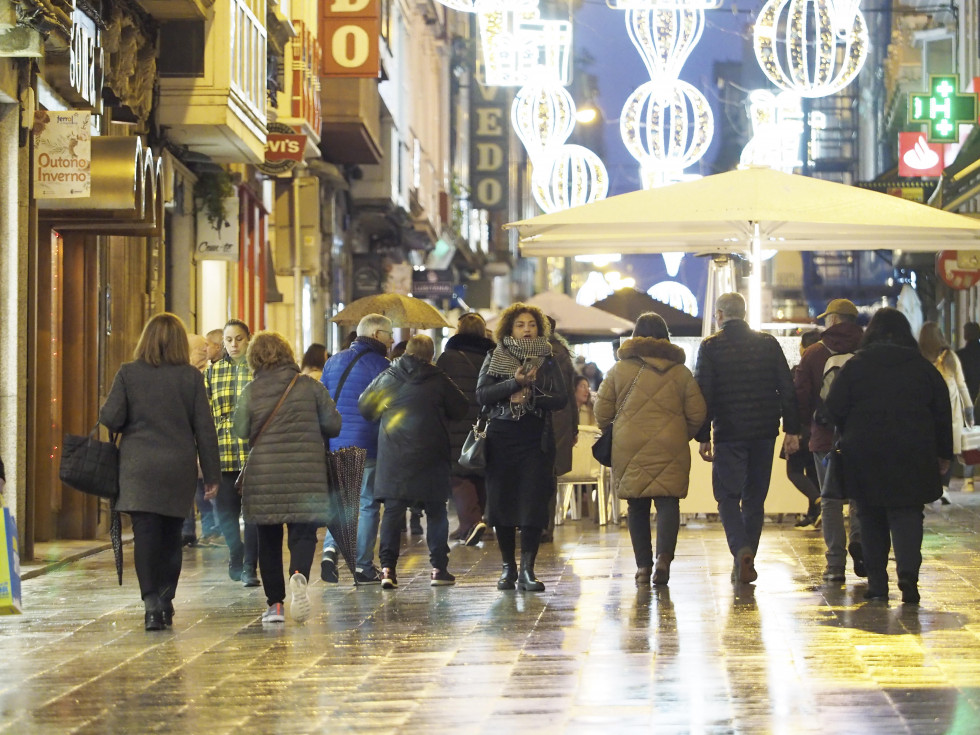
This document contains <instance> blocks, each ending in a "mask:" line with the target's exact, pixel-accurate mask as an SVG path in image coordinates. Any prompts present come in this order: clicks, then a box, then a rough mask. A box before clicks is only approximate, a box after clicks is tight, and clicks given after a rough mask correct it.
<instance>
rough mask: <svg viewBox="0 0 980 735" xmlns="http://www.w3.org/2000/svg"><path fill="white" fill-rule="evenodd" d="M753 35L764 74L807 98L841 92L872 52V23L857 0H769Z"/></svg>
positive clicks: (778, 85) (852, 79)
mask: <svg viewBox="0 0 980 735" xmlns="http://www.w3.org/2000/svg"><path fill="white" fill-rule="evenodd" d="M754 38H755V56H756V58H757V59H758V60H759V65H760V66H761V67H762V71H763V72H764V73H765V75H766V76H767V77H769V79H771V80H772V82H773V84H775V85H776V86H777V87H781V88H782V89H786V90H789V91H791V92H796V93H797V94H800V95H802V96H804V97H825V96H826V95H829V94H833V93H834V92H838V91H840V90H841V89H843V88H844V87H846V86H847V85H848V84H850V83H851V82H852V81H854V78H855V77H856V76H857V75H858V72H860V71H861V67H863V66H864V62H865V59H866V58H867V56H868V28H867V25H866V24H865V22H864V16H863V15H862V14H861V11H860V10H859V9H858V1H857V0H768V2H766V4H765V5H763V6H762V10H761V11H760V12H759V19H758V20H757V21H756V24H755V31H754Z"/></svg>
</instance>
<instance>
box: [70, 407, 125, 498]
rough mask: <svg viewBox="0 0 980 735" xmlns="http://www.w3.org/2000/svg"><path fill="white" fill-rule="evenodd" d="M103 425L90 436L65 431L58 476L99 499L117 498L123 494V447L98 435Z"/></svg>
mask: <svg viewBox="0 0 980 735" xmlns="http://www.w3.org/2000/svg"><path fill="white" fill-rule="evenodd" d="M98 430H99V425H98V424H96V425H95V427H94V428H93V429H92V431H91V432H89V433H88V434H87V435H86V436H79V435H77V434H65V438H64V440H63V441H62V443H61V465H60V466H59V468H58V477H59V478H60V479H61V481H62V482H63V483H65V484H66V485H69V486H70V487H73V488H75V489H76V490H81V491H82V492H83V493H88V494H89V495H95V496H96V497H99V498H108V499H109V500H115V499H116V497H117V496H118V495H119V447H117V446H116V435H115V434H110V435H109V438H110V440H111V441H107V442H104V441H102V440H100V439H99V438H98Z"/></svg>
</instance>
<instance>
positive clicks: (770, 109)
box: [739, 89, 803, 174]
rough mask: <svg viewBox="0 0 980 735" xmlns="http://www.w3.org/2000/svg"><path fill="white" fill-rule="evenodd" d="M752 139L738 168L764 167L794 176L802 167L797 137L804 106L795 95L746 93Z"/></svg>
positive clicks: (759, 90)
mask: <svg viewBox="0 0 980 735" xmlns="http://www.w3.org/2000/svg"><path fill="white" fill-rule="evenodd" d="M749 119H750V120H751V121H752V138H751V139H750V140H749V142H748V143H746V145H745V148H743V149H742V156H741V158H740V161H739V165H740V166H741V167H742V168H745V167H747V166H766V167H767V168H772V169H775V170H776V171H784V172H785V173H788V174H791V173H793V169H794V168H796V167H797V166H802V165H803V161H801V160H800V138H801V137H802V135H803V106H802V101H801V98H800V95H798V94H797V93H795V92H785V91H784V92H780V93H779V94H778V95H777V94H773V93H772V92H770V91H769V90H768V89H756V90H754V91H752V92H750V93H749Z"/></svg>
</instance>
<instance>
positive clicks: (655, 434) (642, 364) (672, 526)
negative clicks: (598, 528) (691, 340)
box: [595, 312, 707, 585]
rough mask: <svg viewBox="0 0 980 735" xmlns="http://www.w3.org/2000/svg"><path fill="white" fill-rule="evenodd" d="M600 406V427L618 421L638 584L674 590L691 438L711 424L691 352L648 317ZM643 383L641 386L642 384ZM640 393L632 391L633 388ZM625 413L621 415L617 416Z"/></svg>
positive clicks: (619, 477)
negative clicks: (653, 521) (688, 357)
mask: <svg viewBox="0 0 980 735" xmlns="http://www.w3.org/2000/svg"><path fill="white" fill-rule="evenodd" d="M619 360H620V361H619V362H618V363H616V365H614V366H613V368H612V369H611V370H610V371H609V373H608V374H607V375H606V377H605V380H603V381H602V385H601V386H599V393H598V395H597V396H596V401H595V417H596V420H597V422H598V424H599V428H604V427H605V426H607V425H608V424H609V423H611V422H612V421H613V419H614V418H615V419H616V425H615V427H614V430H613V449H612V474H613V486H614V487H615V488H616V493H617V496H618V497H620V498H626V502H627V504H628V506H629V531H630V540H631V541H632V543H633V554H634V556H635V557H636V566H637V571H636V583H637V585H649V584H650V576H651V574H652V575H653V583H654V584H667V581H668V579H669V578H670V562H671V561H672V560H673V558H674V548H675V547H676V545H677V532H678V529H679V527H680V499H681V498H685V497H687V488H688V480H689V477H690V473H691V451H690V448H689V447H688V444H689V443H690V441H691V439H692V438H693V437H694V435H695V434H696V433H697V431H698V429H699V428H700V427H701V425H702V424H703V423H704V420H705V417H706V416H707V407H706V405H705V402H704V397H703V396H702V395H701V389H700V388H699V387H698V384H697V382H696V381H695V380H694V376H693V375H692V374H691V371H690V370H688V369H687V367H685V365H684V350H682V349H681V348H680V347H678V346H677V345H673V344H671V343H670V333H669V332H668V330H667V324H666V322H664V320H663V318H662V317H660V316H659V315H658V314H654V313H652V312H649V313H646V314H641V315H640V316H639V318H638V319H637V320H636V325H635V326H634V328H633V336H632V337H631V338H629V339H627V340H625V341H624V342H623V345H622V347H620V349H619ZM634 379H635V384H634ZM631 386H632V392H631V391H630V387H631ZM617 410H618V411H619V416H618V417H617V416H616V414H617ZM651 501H652V502H653V504H655V506H656V509H657V563H656V568H655V569H654V564H653V549H652V547H651V539H650V505H651Z"/></svg>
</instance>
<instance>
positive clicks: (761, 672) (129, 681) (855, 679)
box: [0, 492, 980, 735]
mask: <svg viewBox="0 0 980 735" xmlns="http://www.w3.org/2000/svg"><path fill="white" fill-rule="evenodd" d="M953 498H954V501H953V505H951V506H947V507H944V508H940V507H938V505H937V506H936V507H932V508H928V509H927V510H926V539H925V543H924V548H923V555H924V558H925V561H924V564H923V576H922V579H921V582H920V588H921V590H922V604H921V606H920V607H911V606H903V605H902V604H901V603H900V601H899V595H898V592H897V590H896V589H895V588H894V580H893V587H892V590H891V600H890V601H889V603H888V604H887V605H885V604H882V603H865V602H864V600H863V599H862V595H863V592H864V590H865V585H864V583H863V581H861V580H858V579H857V578H855V577H854V576H853V575H852V573H851V569H850V567H849V568H848V580H847V584H846V585H845V586H843V587H840V586H824V585H822V584H820V581H819V580H820V573H821V571H822V570H823V556H822V551H823V543H822V539H821V537H820V533H819V531H815V530H812V529H809V530H800V529H795V528H794V527H793V524H792V521H791V520H790V519H788V518H787V519H786V520H785V521H784V522H782V523H776V522H773V523H767V525H766V528H765V530H764V532H763V538H762V549H761V550H760V554H759V560H758V569H759V575H760V576H759V580H758V582H757V583H756V584H755V585H744V586H738V587H735V588H734V589H733V586H732V584H731V583H730V582H729V571H730V568H731V561H730V556H729V554H728V551H727V549H726V547H725V541H724V536H723V534H722V530H721V526H720V525H719V524H718V523H717V522H715V521H707V520H705V519H700V518H699V519H688V521H687V525H686V526H685V527H684V528H682V529H681V535H680V542H679V547H678V556H677V559H676V561H675V563H674V567H673V570H672V575H671V581H670V585H669V588H663V589H656V588H655V589H654V590H652V591H650V590H638V589H637V588H636V587H635V586H634V582H633V572H634V564H633V560H632V551H631V547H630V543H629V537H628V534H627V532H626V529H625V526H623V527H621V528H617V527H615V526H607V527H604V528H600V527H598V526H596V525H594V524H593V523H592V522H591V521H590V520H582V521H570V522H567V523H566V524H565V525H564V526H561V527H559V528H558V529H557V531H556V540H555V543H554V544H553V545H547V546H544V547H543V551H542V556H541V557H540V558H539V564H538V574H539V576H540V577H541V579H542V580H543V581H544V582H545V584H546V585H547V590H546V591H545V592H544V593H541V594H531V593H520V592H517V593H514V592H498V591H497V590H496V589H495V586H494V582H495V580H496V577H497V575H498V571H499V564H498V558H497V548H496V545H495V543H494V541H493V540H492V539H489V540H487V541H486V542H485V547H484V548H465V547H454V548H453V551H452V554H451V557H450V569H451V570H452V571H453V572H455V574H456V575H457V578H458V583H457V585H456V586H455V587H442V588H431V587H430V586H429V584H428V576H429V568H428V564H427V556H426V554H425V546H424V543H423V542H422V541H421V539H419V537H412V538H411V539H409V537H407V536H406V537H405V542H406V548H405V550H404V555H403V557H402V562H401V564H400V566H399V581H400V584H401V586H400V587H399V589H397V590H394V591H382V590H381V589H380V587H376V586H375V587H361V588H354V587H353V586H351V585H350V576H349V574H348V573H347V572H346V569H344V570H342V573H341V575H342V576H341V584H339V585H325V584H324V583H323V582H321V581H320V580H319V579H318V578H317V573H316V572H314V578H315V583H314V584H313V585H312V587H311V597H312V599H313V608H314V614H313V618H312V619H311V620H310V621H309V622H307V623H305V624H296V623H294V622H292V621H290V620H288V618H287V622H286V624H285V625H278V626H270V625H266V626H264V627H263V625H262V623H261V622H260V619H259V617H260V614H261V613H262V611H263V610H264V608H265V600H264V595H263V593H262V591H261V588H257V589H244V588H243V587H242V586H241V584H239V583H233V582H231V581H230V580H229V579H228V578H227V575H226V572H225V563H226V551H225V549H224V548H197V549H190V550H187V551H186V552H185V557H184V573H183V576H182V578H181V586H180V588H179V590H178V595H177V599H176V600H175V606H176V616H175V620H174V627H173V630H172V631H165V632H157V633H147V632H145V631H144V630H143V613H142V605H141V603H140V601H139V595H138V591H137V586H136V579H135V573H134V571H133V569H132V548H131V547H129V546H127V547H126V555H127V565H126V568H125V578H124V584H123V586H122V587H118V586H116V584H115V571H114V569H113V561H112V552H111V551H103V552H100V553H97V554H94V555H92V556H88V557H85V558H83V559H81V560H78V561H75V562H72V563H70V564H68V565H66V566H64V567H62V568H60V569H57V570H54V571H51V572H48V573H45V574H42V575H40V576H37V577H35V578H32V579H29V580H27V581H26V582H25V584H24V603H25V608H26V610H25V614H24V615H22V616H19V617H5V618H0V661H2V662H3V665H2V667H0V732H3V733H32V734H38V735H40V734H43V733H67V732H72V733H115V734H117V735H122V734H125V733H147V732H166V733H169V732H174V733H177V732H179V733H208V735H222V734H223V733H238V732H251V733H308V732H330V733H342V732H363V733H450V732H467V733H494V734H499V733H513V732H536V733H543V732H556V733H617V735H621V734H622V733H632V732H636V733H641V732H642V733H649V732H656V733H810V732H812V733H821V734H829V733H863V734H867V733H882V734H884V733H888V734H889V735H890V734H892V733H899V732H909V733H916V734H917V735H918V734H920V733H975V732H978V731H980V606H978V600H980V564H978V560H980V536H978V534H977V528H978V524H980V498H977V497H976V496H974V495H966V494H963V493H959V492H954V493H953ZM892 576H893V572H892ZM287 602H288V600H287Z"/></svg>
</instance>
